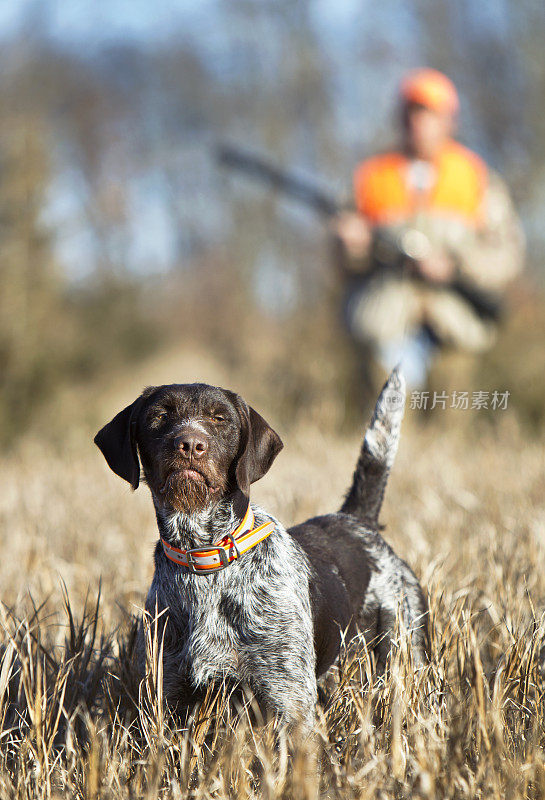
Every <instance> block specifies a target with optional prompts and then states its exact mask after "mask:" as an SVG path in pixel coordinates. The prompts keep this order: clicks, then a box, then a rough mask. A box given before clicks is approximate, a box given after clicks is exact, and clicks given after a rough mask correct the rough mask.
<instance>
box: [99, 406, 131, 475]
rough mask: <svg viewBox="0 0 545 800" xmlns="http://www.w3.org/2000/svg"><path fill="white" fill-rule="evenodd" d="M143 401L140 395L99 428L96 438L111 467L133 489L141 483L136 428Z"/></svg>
mask: <svg viewBox="0 0 545 800" xmlns="http://www.w3.org/2000/svg"><path fill="white" fill-rule="evenodd" d="M141 403H142V398H141V397H138V398H137V399H136V400H135V401H134V403H131V404H130V406H127V408H124V409H123V411H120V412H119V414H116V415H115V417H114V418H113V419H112V420H111V422H108V424H107V425H105V426H104V427H103V428H102V429H101V430H99V432H98V433H97V435H96V436H95V439H94V442H95V444H96V446H97V447H98V448H99V449H100V450H101V452H102V455H103V456H104V458H105V459H106V461H107V462H108V466H109V467H110V469H112V470H113V471H114V472H115V474H116V475H119V477H120V478H123V479H124V480H126V481H128V483H130V485H131V486H132V488H133V489H137V488H138V484H139V483H140V462H139V460H138V449H137V446H136V439H135V430H134V429H135V425H136V417H137V414H138V411H139V410H140V406H141Z"/></svg>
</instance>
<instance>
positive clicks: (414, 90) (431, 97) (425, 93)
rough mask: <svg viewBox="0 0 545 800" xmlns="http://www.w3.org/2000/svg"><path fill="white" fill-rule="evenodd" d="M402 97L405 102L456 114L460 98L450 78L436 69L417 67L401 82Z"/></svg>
mask: <svg viewBox="0 0 545 800" xmlns="http://www.w3.org/2000/svg"><path fill="white" fill-rule="evenodd" d="M400 94H401V98H402V100H403V101H404V102H405V103H418V104H419V105H422V106H426V107H427V108H431V109H433V110H434V111H446V112H447V113H450V114H456V112H457V111H458V109H459V107H460V100H459V98H458V92H457V91H456V87H455V85H454V84H453V82H452V81H451V80H450V78H447V76H446V75H443V73H442V72H439V71H438V70H436V69H415V70H413V71H412V72H409V74H408V75H406V76H405V78H404V79H403V81H402V83H401V91H400Z"/></svg>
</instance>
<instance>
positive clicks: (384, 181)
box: [354, 141, 488, 227]
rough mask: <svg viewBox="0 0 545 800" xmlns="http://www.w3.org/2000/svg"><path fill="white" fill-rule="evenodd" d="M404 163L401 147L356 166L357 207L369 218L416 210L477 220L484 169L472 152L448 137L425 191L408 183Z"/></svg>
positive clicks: (399, 216)
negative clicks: (432, 177) (398, 151)
mask: <svg viewBox="0 0 545 800" xmlns="http://www.w3.org/2000/svg"><path fill="white" fill-rule="evenodd" d="M408 166H409V159H408V158H407V156H405V155H403V154H402V153H385V154H383V155H378V156H375V157H374V158H370V159H369V160H368V161H364V162H363V163H362V164H360V165H359V166H358V167H357V168H356V172H355V174H354V195H355V201H356V208H357V209H358V211H359V212H360V213H361V214H363V215H364V216H365V217H367V219H368V220H369V221H370V222H371V223H372V224H374V225H385V224H390V223H395V222H402V221H404V220H406V219H408V218H410V217H411V216H412V215H413V214H415V213H416V212H417V211H425V212H431V213H432V214H437V215H445V216H455V217H457V218H459V219H463V220H464V221H465V222H466V223H467V224H468V225H470V226H471V227H478V226H479V225H480V224H481V222H482V218H481V215H482V207H483V202H482V201H483V197H484V193H485V190H486V185H487V182H488V170H487V167H486V164H485V163H484V161H483V160H482V159H481V158H479V156H478V155H476V153H472V152H471V150H468V149H467V148H466V147H463V146H462V145H461V144H459V143H458V142H455V141H450V142H449V143H448V144H447V145H446V146H445V147H444V148H443V150H442V151H441V153H440V154H439V156H438V158H437V160H436V163H435V170H436V175H435V184H434V185H433V186H432V187H431V189H430V191H429V192H427V193H426V194H425V195H422V193H419V192H415V191H412V190H411V188H410V186H409V185H408V181H407V170H408Z"/></svg>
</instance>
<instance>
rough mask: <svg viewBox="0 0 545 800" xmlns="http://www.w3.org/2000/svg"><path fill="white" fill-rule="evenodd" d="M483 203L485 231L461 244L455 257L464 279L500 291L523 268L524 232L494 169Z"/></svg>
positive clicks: (481, 286)
mask: <svg viewBox="0 0 545 800" xmlns="http://www.w3.org/2000/svg"><path fill="white" fill-rule="evenodd" d="M483 202H484V208H483V217H484V226H483V228H482V230H481V231H480V232H479V233H478V234H477V236H476V237H475V238H474V239H473V241H470V242H467V243H464V244H461V245H460V247H459V249H457V251H456V252H455V253H454V256H455V258H456V260H457V266H458V270H459V272H460V275H461V277H462V278H467V280H468V281H470V282H471V283H473V284H474V285H475V286H476V287H477V288H479V289H483V290H486V291H489V292H498V293H499V292H502V291H503V289H504V288H505V287H506V286H507V284H508V283H510V281H512V280H513V279H514V278H515V277H516V276H517V275H518V274H519V273H520V272H521V271H522V268H523V266H524V252H525V242H524V233H523V231H522V226H521V224H520V221H519V219H518V217H517V215H516V212H515V209H514V207H513V203H512V201H511V198H510V196H509V192H508V190H507V187H506V185H505V183H504V182H503V180H502V179H501V178H500V176H499V175H497V174H496V173H494V172H491V173H490V175H489V184H488V187H487V190H486V194H485V197H484V201H483Z"/></svg>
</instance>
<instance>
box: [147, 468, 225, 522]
mask: <svg viewBox="0 0 545 800" xmlns="http://www.w3.org/2000/svg"><path fill="white" fill-rule="evenodd" d="M224 488H225V487H224V486H223V484H222V482H221V481H219V480H217V479H216V477H215V476H209V475H208V474H205V473H204V472H203V471H201V469H200V468H197V467H196V466H194V465H193V464H191V463H190V462H187V463H184V464H179V463H177V464H175V465H174V464H173V465H172V466H170V465H169V469H168V471H167V474H166V479H165V480H164V482H163V484H162V486H161V487H160V489H159V495H160V497H161V499H162V500H163V502H164V503H166V504H168V505H169V506H170V507H171V508H173V509H174V510H175V511H180V512H182V513H184V514H195V513H196V512H198V511H202V510H204V509H205V508H207V507H208V506H209V505H210V504H211V503H213V502H215V501H217V500H219V499H220V498H221V497H222V495H223V492H224Z"/></svg>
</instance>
